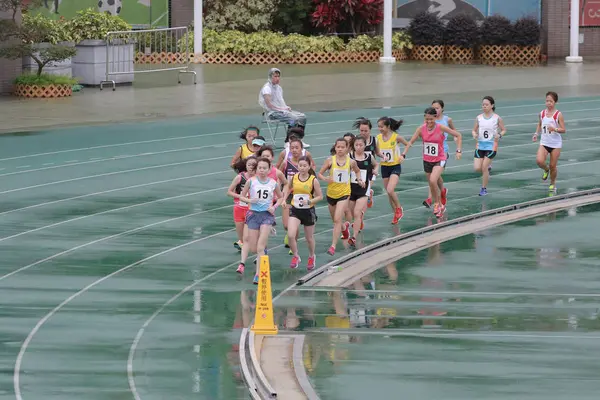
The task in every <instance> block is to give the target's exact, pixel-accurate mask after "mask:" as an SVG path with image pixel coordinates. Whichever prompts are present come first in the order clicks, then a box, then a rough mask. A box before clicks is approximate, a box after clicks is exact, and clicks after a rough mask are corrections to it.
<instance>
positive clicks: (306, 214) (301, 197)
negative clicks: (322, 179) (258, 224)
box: [283, 139, 323, 271]
mask: <svg viewBox="0 0 600 400" xmlns="http://www.w3.org/2000/svg"><path fill="white" fill-rule="evenodd" d="M298 140H299V139H298ZM292 146H293V144H292ZM297 165H298V172H297V173H296V174H295V175H294V176H292V178H291V181H290V184H289V185H287V186H286V187H285V190H284V192H283V196H284V198H286V199H287V198H288V197H289V196H291V197H292V199H291V202H290V203H289V205H288V203H287V202H286V203H284V204H283V207H284V214H288V213H287V212H286V210H285V209H287V208H288V207H289V210H290V211H289V219H288V225H287V226H288V237H289V243H290V248H291V250H292V254H293V257H292V261H291V263H290V268H293V269H295V268H298V265H300V262H301V261H302V260H301V259H300V255H299V254H298V241H297V239H298V228H299V227H300V225H304V237H305V239H306V245H307V247H308V264H307V265H306V268H307V269H308V270H309V271H311V270H313V269H314V268H315V262H316V256H315V237H314V233H315V224H316V223H317V213H316V212H315V204H316V203H317V202H319V201H321V200H323V193H322V192H321V185H320V184H319V181H318V180H317V179H316V177H315V171H314V170H313V169H312V168H311V167H310V160H309V158H308V157H307V156H302V157H300V158H299V159H298V164H297Z"/></svg>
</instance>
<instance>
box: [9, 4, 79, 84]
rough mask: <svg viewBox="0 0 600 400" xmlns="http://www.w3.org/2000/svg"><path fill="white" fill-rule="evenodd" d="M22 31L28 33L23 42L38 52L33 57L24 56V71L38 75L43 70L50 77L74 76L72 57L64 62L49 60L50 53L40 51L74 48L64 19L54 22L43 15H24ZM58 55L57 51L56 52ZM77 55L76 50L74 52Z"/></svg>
mask: <svg viewBox="0 0 600 400" xmlns="http://www.w3.org/2000/svg"><path fill="white" fill-rule="evenodd" d="M20 29H21V30H22V31H23V32H24V33H26V35H25V36H27V37H23V40H24V41H26V42H28V43H30V44H31V45H32V46H31V49H32V50H38V51H36V52H34V53H33V54H32V55H30V54H25V55H24V56H23V71H25V72H34V71H37V73H38V75H39V74H40V73H41V69H42V68H44V72H45V73H47V74H50V75H65V76H69V77H70V76H72V68H71V56H69V57H68V58H66V59H64V60H49V59H48V54H49V53H48V52H46V53H44V54H42V53H40V51H42V50H45V49H50V48H52V47H54V46H57V45H58V46H65V47H71V48H72V47H73V45H74V44H73V42H72V38H71V35H70V34H69V32H68V31H67V29H66V23H65V20H64V19H63V18H61V19H59V20H52V19H50V18H47V17H45V16H43V15H41V14H29V13H26V14H23V21H22V23H21V26H20ZM54 53H56V51H54ZM72 53H73V54H75V50H73V51H72Z"/></svg>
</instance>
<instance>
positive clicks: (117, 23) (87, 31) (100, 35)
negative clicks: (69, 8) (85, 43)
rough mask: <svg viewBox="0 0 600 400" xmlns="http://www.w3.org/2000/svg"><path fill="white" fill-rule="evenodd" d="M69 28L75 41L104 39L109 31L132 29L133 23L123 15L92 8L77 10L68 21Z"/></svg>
mask: <svg viewBox="0 0 600 400" xmlns="http://www.w3.org/2000/svg"><path fill="white" fill-rule="evenodd" d="M67 29H68V31H69V33H70V35H71V37H72V38H73V41H74V42H75V43H79V42H81V41H82V40H104V39H105V38H106V34H107V33H108V32H120V31H130V30H131V25H129V24H128V23H127V22H125V21H124V20H123V19H122V18H121V17H118V16H116V15H110V14H108V13H101V12H98V11H94V9H92V8H88V9H86V10H81V11H78V12H77V15H76V16H75V18H72V19H71V20H69V21H68V22H67Z"/></svg>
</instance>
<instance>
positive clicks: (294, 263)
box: [290, 256, 302, 269]
mask: <svg viewBox="0 0 600 400" xmlns="http://www.w3.org/2000/svg"><path fill="white" fill-rule="evenodd" d="M300 261H302V260H301V259H300V257H298V256H294V257H292V262H290V268H291V269H296V268H298V265H300Z"/></svg>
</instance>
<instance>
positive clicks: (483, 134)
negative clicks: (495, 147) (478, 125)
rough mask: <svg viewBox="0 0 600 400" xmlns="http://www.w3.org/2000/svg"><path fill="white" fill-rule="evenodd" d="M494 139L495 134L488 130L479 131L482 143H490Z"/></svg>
mask: <svg viewBox="0 0 600 400" xmlns="http://www.w3.org/2000/svg"><path fill="white" fill-rule="evenodd" d="M493 138H494V134H493V133H491V132H489V131H487V130H483V129H480V130H479V141H480V142H485V141H490V140H493Z"/></svg>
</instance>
